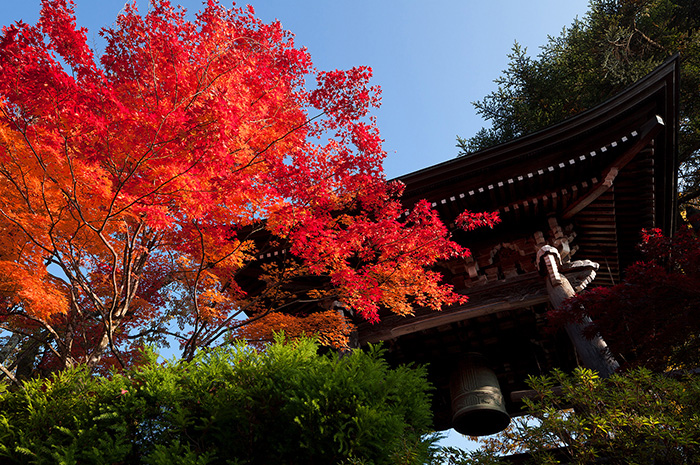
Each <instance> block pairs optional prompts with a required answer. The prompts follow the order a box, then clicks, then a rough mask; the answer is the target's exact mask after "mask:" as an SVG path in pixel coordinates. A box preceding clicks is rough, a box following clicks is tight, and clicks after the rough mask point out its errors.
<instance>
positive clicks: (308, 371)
mask: <svg viewBox="0 0 700 465" xmlns="http://www.w3.org/2000/svg"><path fill="white" fill-rule="evenodd" d="M316 350H317V347H316V345H315V344H314V343H312V342H310V341H307V340H302V341H299V342H294V343H289V344H283V343H282V342H277V343H275V344H273V345H271V346H269V347H268V348H267V349H266V350H264V351H256V350H255V349H253V348H250V347H248V346H245V345H238V346H234V347H231V348H228V349H221V350H213V351H209V352H206V353H202V354H200V355H199V356H198V357H196V358H195V360H193V361H192V362H189V363H185V362H177V363H174V362H169V363H166V364H164V365H159V364H158V363H156V361H155V359H152V360H151V361H149V362H148V363H146V364H145V365H144V366H142V367H139V368H134V369H131V370H129V371H127V372H125V373H121V374H115V375H113V376H111V377H109V378H106V377H95V376H93V375H91V374H89V373H88V371H87V370H83V369H80V368H78V369H74V370H68V371H64V372H60V373H57V374H55V375H54V376H53V377H52V378H51V379H48V380H36V381H31V382H29V383H26V384H25V386H24V390H17V391H15V392H4V393H3V394H2V397H1V400H0V415H1V416H0V462H2V463H37V464H43V463H46V464H49V463H50V464H54V463H63V464H77V463H81V464H82V463H90V464H92V463H105V464H107V463H109V464H119V463H124V464H131V463H144V464H219V463H221V464H225V463H230V464H292V463H294V464H296V463H298V464H334V463H366V464H370V463H371V464H388V463H406V464H409V463H423V460H425V458H426V454H428V446H429V443H430V441H429V440H427V441H423V440H422V437H423V435H424V434H425V433H427V432H428V430H429V427H430V422H431V413H430V407H429V399H428V395H427V391H428V389H429V385H428V383H427V381H426V378H425V376H426V373H425V370H423V369H409V368H407V367H400V368H397V369H390V368H389V367H388V365H387V364H386V362H384V361H383V360H382V358H381V351H380V350H378V349H376V348H372V349H370V350H369V352H367V353H365V352H361V351H355V352H353V353H351V354H349V355H347V356H345V357H342V358H340V357H338V356H335V355H317V353H316Z"/></svg>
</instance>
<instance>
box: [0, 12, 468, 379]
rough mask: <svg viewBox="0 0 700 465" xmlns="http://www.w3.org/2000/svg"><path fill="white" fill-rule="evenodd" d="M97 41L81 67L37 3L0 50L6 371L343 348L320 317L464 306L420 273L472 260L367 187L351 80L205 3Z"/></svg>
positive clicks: (62, 26) (82, 39) (71, 26)
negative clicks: (299, 344) (148, 349)
mask: <svg viewBox="0 0 700 465" xmlns="http://www.w3.org/2000/svg"><path fill="white" fill-rule="evenodd" d="M101 34H102V36H103V37H104V39H105V40H106V43H107V45H106V48H105V50H104V53H103V54H102V55H101V56H100V58H99V60H97V59H96V57H95V55H94V53H93V51H92V50H91V49H90V48H89V47H88V45H87V41H86V31H85V30H84V29H81V28H77V26H76V18H75V14H74V9H73V5H72V3H71V2H70V1H66V0H42V9H41V17H40V20H39V21H38V23H37V24H36V25H28V24H24V23H22V22H18V23H15V24H13V25H11V26H8V27H5V28H3V31H2V36H1V37H0V76H1V78H0V296H2V298H3V299H4V300H3V306H2V309H1V310H0V325H1V327H2V329H3V330H4V331H6V332H5V335H6V336H7V335H8V334H9V335H10V336H8V337H5V342H6V344H5V349H4V350H2V351H1V352H2V356H0V358H2V360H1V361H3V362H4V361H5V360H8V358H7V357H8V355H7V354H9V353H10V352H11V349H13V348H14V349H13V350H14V353H15V356H14V357H15V358H14V362H13V365H12V366H8V367H7V368H8V370H12V369H13V368H17V370H19V368H18V367H20V366H22V364H24V365H25V366H27V367H30V368H31V369H38V370H52V369H60V368H62V367H66V366H70V365H74V364H77V363H87V364H88V365H90V366H93V367H98V366H108V365H110V364H121V365H124V364H127V363H129V362H130V360H131V357H132V355H133V354H134V353H135V349H137V348H139V347H141V346H142V345H143V344H146V343H152V344H167V343H169V341H170V342H172V341H173V340H175V341H177V342H178V343H179V345H180V348H181V349H182V356H183V357H184V358H185V359H190V358H191V357H192V356H193V354H194V351H195V350H196V349H197V348H202V347H211V346H213V345H216V344H220V343H222V342H223V341H226V340H227V338H231V337H249V338H255V339H265V338H267V337H269V335H270V333H271V331H272V330H273V329H284V330H285V331H287V333H288V335H291V336H294V335H296V334H301V333H307V334H310V333H317V334H319V335H320V336H321V338H322V339H323V340H325V341H327V342H328V343H333V344H336V345H343V344H344V343H345V341H346V338H347V335H348V333H349V331H350V330H351V326H350V324H349V321H347V319H346V317H345V316H344V315H343V314H342V313H341V312H340V311H338V305H339V304H338V303H340V305H341V306H342V308H344V309H345V311H346V312H354V313H355V314H358V315H360V316H362V317H363V318H365V319H367V320H370V321H376V320H377V318H378V310H379V309H380V308H389V309H391V310H392V311H394V312H397V313H400V314H410V313H411V311H412V310H411V309H412V308H413V307H414V306H423V307H431V308H435V309H439V308H441V307H442V306H443V305H450V304H453V303H456V302H459V301H462V300H464V298H463V297H462V296H459V295H456V294H455V293H454V292H453V290H452V288H451V287H450V286H449V285H445V284H442V283H441V282H440V280H441V276H440V275H439V274H437V273H435V272H431V271H429V270H428V268H429V267H430V266H431V265H432V264H434V263H435V262H436V260H441V259H447V258H449V257H453V256H458V255H461V254H466V253H468V252H467V251H466V250H465V249H463V248H461V247H459V246H458V245H456V244H455V243H453V242H451V241H450V239H449V232H448V231H447V229H446V228H445V226H444V225H443V224H442V223H441V222H440V220H439V219H438V218H437V216H436V214H435V212H433V211H432V210H431V209H430V208H429V206H428V204H426V203H419V204H418V205H416V207H415V208H414V209H413V210H412V211H411V212H410V213H409V214H408V215H402V213H403V207H402V206H401V204H400V202H399V197H400V194H401V186H400V185H399V184H392V183H389V184H388V183H387V182H386V181H385V179H384V176H383V172H382V165H381V164H382V160H383V158H384V156H385V154H384V152H383V151H382V147H381V142H382V141H381V139H380V136H379V133H378V130H377V127H376V124H375V121H374V119H373V118H372V117H371V116H370V114H369V110H370V109H371V108H372V107H375V106H377V105H378V104H379V90H378V89H377V88H375V87H372V86H370V85H369V80H370V77H371V74H372V73H371V70H370V69H369V68H367V67H358V68H354V69H351V70H348V71H329V72H318V71H316V70H315V69H314V68H313V66H312V62H311V59H310V57H309V54H308V53H307V51H306V50H305V49H303V48H297V47H295V45H294V41H293V37H292V35H291V34H289V33H288V32H286V31H284V30H283V29H282V28H281V26H280V24H279V23H277V22H274V23H271V24H264V23H262V22H261V21H260V20H258V19H256V18H255V16H254V12H253V10H252V8H247V9H226V8H223V7H221V6H220V5H218V4H217V3H216V2H214V1H209V2H208V3H207V5H206V7H205V8H204V9H203V10H202V11H201V12H200V13H198V14H197V16H196V19H195V20H194V21H190V20H188V19H187V17H186V15H185V11H184V10H182V9H178V8H174V7H172V6H171V5H170V3H169V2H168V1H166V0H152V3H151V8H150V9H149V12H148V14H146V15H140V14H139V13H138V11H137V10H136V7H135V5H129V4H127V6H126V7H125V10H124V12H123V13H122V14H121V15H120V16H119V17H118V18H117V21H116V24H115V26H114V27H112V28H107V29H104V30H103V31H102V32H101ZM309 76H311V77H314V76H315V80H316V82H315V86H312V85H311V84H308V85H307V77H309ZM294 309H296V310H294Z"/></svg>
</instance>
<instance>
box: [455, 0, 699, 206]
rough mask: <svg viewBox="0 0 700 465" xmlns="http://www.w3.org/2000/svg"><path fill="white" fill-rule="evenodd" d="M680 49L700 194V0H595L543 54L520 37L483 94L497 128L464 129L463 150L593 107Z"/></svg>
mask: <svg viewBox="0 0 700 465" xmlns="http://www.w3.org/2000/svg"><path fill="white" fill-rule="evenodd" d="M676 53H678V54H679V55H680V62H681V108H680V111H681V118H680V121H681V127H680V143H679V158H680V162H681V170H680V186H681V189H682V191H683V196H682V199H681V200H682V201H685V200H689V199H693V198H696V197H698V195H700V94H698V88H700V3H698V2H697V1H696V0H592V1H591V3H590V10H589V11H588V13H587V14H586V15H585V16H584V17H583V18H582V19H576V20H575V21H574V22H573V23H572V24H571V26H569V27H568V28H565V29H564V30H563V31H562V33H561V34H560V35H559V36H557V37H550V38H549V41H548V43H547V44H546V45H544V46H543V47H542V48H541V53H540V54H539V55H538V56H537V57H536V58H531V57H530V56H528V54H527V51H526V50H525V49H523V48H522V47H521V46H520V45H518V44H517V43H516V44H515V46H514V47H513V51H512V53H511V54H510V55H509V58H510V63H509V65H508V68H507V69H506V70H504V71H503V75H502V76H501V77H499V78H498V79H497V80H496V81H495V82H496V84H497V85H498V88H497V89H496V90H495V91H494V92H492V93H490V94H489V95H487V96H486V97H484V98H483V99H482V100H481V101H478V102H475V103H474V105H475V107H476V109H477V112H478V113H479V114H480V115H481V116H482V117H483V118H484V119H486V120H487V121H490V122H491V127H490V128H484V129H482V130H480V131H479V132H478V133H477V134H476V135H475V136H473V137H471V138H461V137H458V140H457V142H458V143H457V146H458V147H459V148H460V155H467V154H469V153H472V152H475V151H477V150H481V149H484V148H487V147H490V146H492V145H496V144H499V143H502V142H506V141H508V140H511V139H513V138H515V137H518V136H522V135H525V134H529V133H532V132H534V131H537V130H539V129H542V128H544V127H546V126H549V125H551V124H554V123H556V122H559V121H561V120H563V119H566V118H568V117H570V116H573V115H575V114H577V113H580V112H581V111H584V110H586V109H589V108H591V107H593V106H595V105H597V104H599V103H601V102H603V101H604V100H606V99H607V98H610V97H612V96H613V95H615V94H616V93H618V92H620V91H621V90H623V89H624V88H625V87H627V86H629V85H630V84H632V83H634V82H635V81H637V80H639V79H640V78H642V77H643V76H644V75H646V74H647V73H649V72H650V71H652V70H653V69H654V67H656V66H658V65H659V64H660V63H662V62H663V61H664V60H665V59H667V58H669V57H671V56H673V55H674V54H676Z"/></svg>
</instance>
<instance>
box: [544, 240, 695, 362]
mask: <svg viewBox="0 0 700 465" xmlns="http://www.w3.org/2000/svg"><path fill="white" fill-rule="evenodd" d="M640 251H641V253H642V258H643V260H641V261H639V262H637V263H635V264H633V265H632V266H630V267H629V268H627V270H626V271H625V276H624V279H623V281H622V282H620V283H619V284H617V285H615V286H613V287H607V288H606V287H597V288H594V289H592V290H590V291H588V292H586V293H584V294H581V295H579V296H576V297H574V298H572V299H571V300H569V301H568V302H567V303H565V305H564V306H562V307H561V308H560V309H557V310H552V311H550V312H549V313H548V316H549V318H550V322H551V323H552V324H553V325H554V326H555V327H558V326H561V325H563V324H566V323H568V322H572V321H573V322H583V321H584V317H585V316H590V318H591V319H592V320H593V321H592V323H591V324H589V325H588V326H587V328H586V334H587V335H588V336H591V337H592V336H594V335H596V334H600V335H601V336H602V337H603V339H605V341H606V342H607V344H608V346H609V348H610V350H611V352H612V355H613V356H614V357H616V358H617V359H618V361H620V362H621V363H622V365H623V366H627V367H630V366H646V367H648V368H652V369H657V370H666V369H671V368H680V367H693V368H695V367H697V364H698V362H700V357H699V356H698V349H699V348H700V311H699V309H700V238H698V235H697V233H696V230H694V229H692V228H687V227H686V228H683V229H681V230H680V231H679V232H677V233H676V234H675V235H674V236H673V237H672V238H669V237H667V236H664V235H663V234H662V232H661V230H659V229H653V230H648V231H646V230H645V231H643V232H642V243H641V244H640Z"/></svg>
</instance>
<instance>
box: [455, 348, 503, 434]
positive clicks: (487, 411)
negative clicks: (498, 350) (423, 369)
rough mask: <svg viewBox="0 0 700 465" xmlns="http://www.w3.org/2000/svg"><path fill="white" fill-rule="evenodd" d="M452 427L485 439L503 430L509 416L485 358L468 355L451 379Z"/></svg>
mask: <svg viewBox="0 0 700 465" xmlns="http://www.w3.org/2000/svg"><path fill="white" fill-rule="evenodd" d="M450 395H451V396H452V427H453V428H454V429H455V430H456V431H457V432H459V433H462V434H466V435H468V436H487V435H489V434H495V433H498V432H499V431H503V430H504V429H506V427H507V426H508V424H509V423H510V416H509V415H508V412H506V407H505V401H504V399H503V394H502V393H501V388H500V386H499V384H498V378H496V374H495V373H494V372H493V370H491V369H490V368H489V367H488V362H487V360H486V358H485V357H484V356H483V355H481V354H477V353H468V354H466V355H465V356H464V357H463V358H462V359H461V360H460V361H459V364H458V366H457V369H456V370H455V371H454V372H453V373H452V377H451V379H450Z"/></svg>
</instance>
